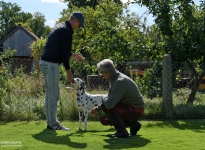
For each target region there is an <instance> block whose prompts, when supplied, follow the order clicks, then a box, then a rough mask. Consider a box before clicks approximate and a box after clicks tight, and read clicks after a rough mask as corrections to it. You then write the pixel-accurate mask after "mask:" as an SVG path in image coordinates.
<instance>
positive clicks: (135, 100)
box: [91, 59, 145, 138]
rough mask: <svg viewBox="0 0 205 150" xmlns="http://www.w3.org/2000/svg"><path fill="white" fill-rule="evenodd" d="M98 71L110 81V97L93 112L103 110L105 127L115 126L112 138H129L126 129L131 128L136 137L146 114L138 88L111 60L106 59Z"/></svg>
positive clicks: (99, 64) (102, 119)
mask: <svg viewBox="0 0 205 150" xmlns="http://www.w3.org/2000/svg"><path fill="white" fill-rule="evenodd" d="M97 68H98V71H99V72H100V73H101V74H102V76H103V77H104V78H105V79H106V80H108V81H109V83H110V88H109V92H108V97H107V98H105V99H103V101H102V104H101V105H100V106H98V107H96V108H94V109H92V110H91V114H96V113H97V112H98V111H100V110H103V112H104V113H105V115H104V116H103V117H102V118H101V120H100V121H101V123H102V124H103V125H113V126H114V127H115V129H116V130H117V132H116V133H114V134H111V135H108V136H111V137H122V138H127V137H129V133H128V132H127V130H126V127H130V134H131V135H136V133H137V131H139V130H140V128H141V124H140V123H139V122H138V121H139V120H140V119H141V118H142V116H143V114H144V104H145V103H144V100H143V97H142V95H141V93H140V91H139V88H138V86H137V85H136V84H135V82H134V81H133V80H131V79H130V78H129V77H128V76H126V75H124V74H122V73H121V72H119V71H117V70H116V69H115V67H114V65H113V62H112V61H111V60H110V59H104V60H102V61H101V62H99V63H98V64H97Z"/></svg>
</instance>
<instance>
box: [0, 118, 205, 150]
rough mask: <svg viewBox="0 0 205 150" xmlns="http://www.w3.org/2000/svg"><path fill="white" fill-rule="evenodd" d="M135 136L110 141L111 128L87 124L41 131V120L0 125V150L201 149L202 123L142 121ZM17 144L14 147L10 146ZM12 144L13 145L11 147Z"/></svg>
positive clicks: (203, 146)
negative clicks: (85, 128)
mask: <svg viewBox="0 0 205 150" xmlns="http://www.w3.org/2000/svg"><path fill="white" fill-rule="evenodd" d="M141 123H142V128H141V130H140V131H139V132H138V135H137V136H131V137H129V138H110V137H107V136H106V135H107V134H111V133H114V132H115V130H114V128H113V127H111V126H102V125H101V124H100V122H91V121H89V122H88V126H87V131H82V130H81V131H78V130H76V127H77V126H78V123H77V122H70V121H67V122H62V124H63V125H65V126H67V127H70V128H71V130H70V131H53V130H48V129H45V127H46V123H45V122H44V121H38V122H34V121H32V122H11V123H3V122H0V142H1V143H0V149H2V150H13V149H15V150H72V149H87V150H103V149H116V150H120V149H126V150H127V149H130V150H135V149H138V150H187V149H189V150H205V144H204V139H205V120H180V121H148V120H142V121H141ZM15 142H16V143H17V144H16V145H14V143H15ZM12 144H13V145H12Z"/></svg>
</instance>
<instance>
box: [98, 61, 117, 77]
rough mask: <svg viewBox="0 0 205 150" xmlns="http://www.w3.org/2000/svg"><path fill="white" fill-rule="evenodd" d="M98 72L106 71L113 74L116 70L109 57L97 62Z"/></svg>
mask: <svg viewBox="0 0 205 150" xmlns="http://www.w3.org/2000/svg"><path fill="white" fill-rule="evenodd" d="M97 68H98V71H99V72H107V73H110V74H113V73H115V72H116V69H115V66H114V64H113V62H112V60H110V59H104V60H102V61H100V62H99V63H98V64H97Z"/></svg>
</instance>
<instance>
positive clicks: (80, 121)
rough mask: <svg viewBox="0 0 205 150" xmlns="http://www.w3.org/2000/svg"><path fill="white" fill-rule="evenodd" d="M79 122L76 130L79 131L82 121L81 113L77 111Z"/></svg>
mask: <svg viewBox="0 0 205 150" xmlns="http://www.w3.org/2000/svg"><path fill="white" fill-rule="evenodd" d="M78 113H79V122H78V130H80V129H81V125H82V120H83V112H82V111H79V112H78Z"/></svg>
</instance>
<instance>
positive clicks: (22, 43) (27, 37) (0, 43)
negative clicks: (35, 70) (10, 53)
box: [0, 24, 39, 71]
mask: <svg viewBox="0 0 205 150" xmlns="http://www.w3.org/2000/svg"><path fill="white" fill-rule="evenodd" d="M38 39H39V38H38V37H37V36H36V35H35V34H34V33H32V32H30V31H29V30H27V29H26V28H24V27H23V26H22V25H21V24H18V25H17V26H15V27H14V28H13V29H11V30H10V31H9V32H8V33H7V35H6V36H5V37H3V38H2V39H0V51H1V52H5V51H6V50H8V49H11V50H16V53H15V54H14V58H15V59H14V61H16V63H14V64H15V67H18V66H24V67H26V68H27V69H26V70H27V71H30V70H31V66H32V59H33V58H32V53H31V49H30V45H31V43H32V42H33V41H36V40H38ZM22 59H24V60H25V59H26V60H25V61H24V60H22Z"/></svg>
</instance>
